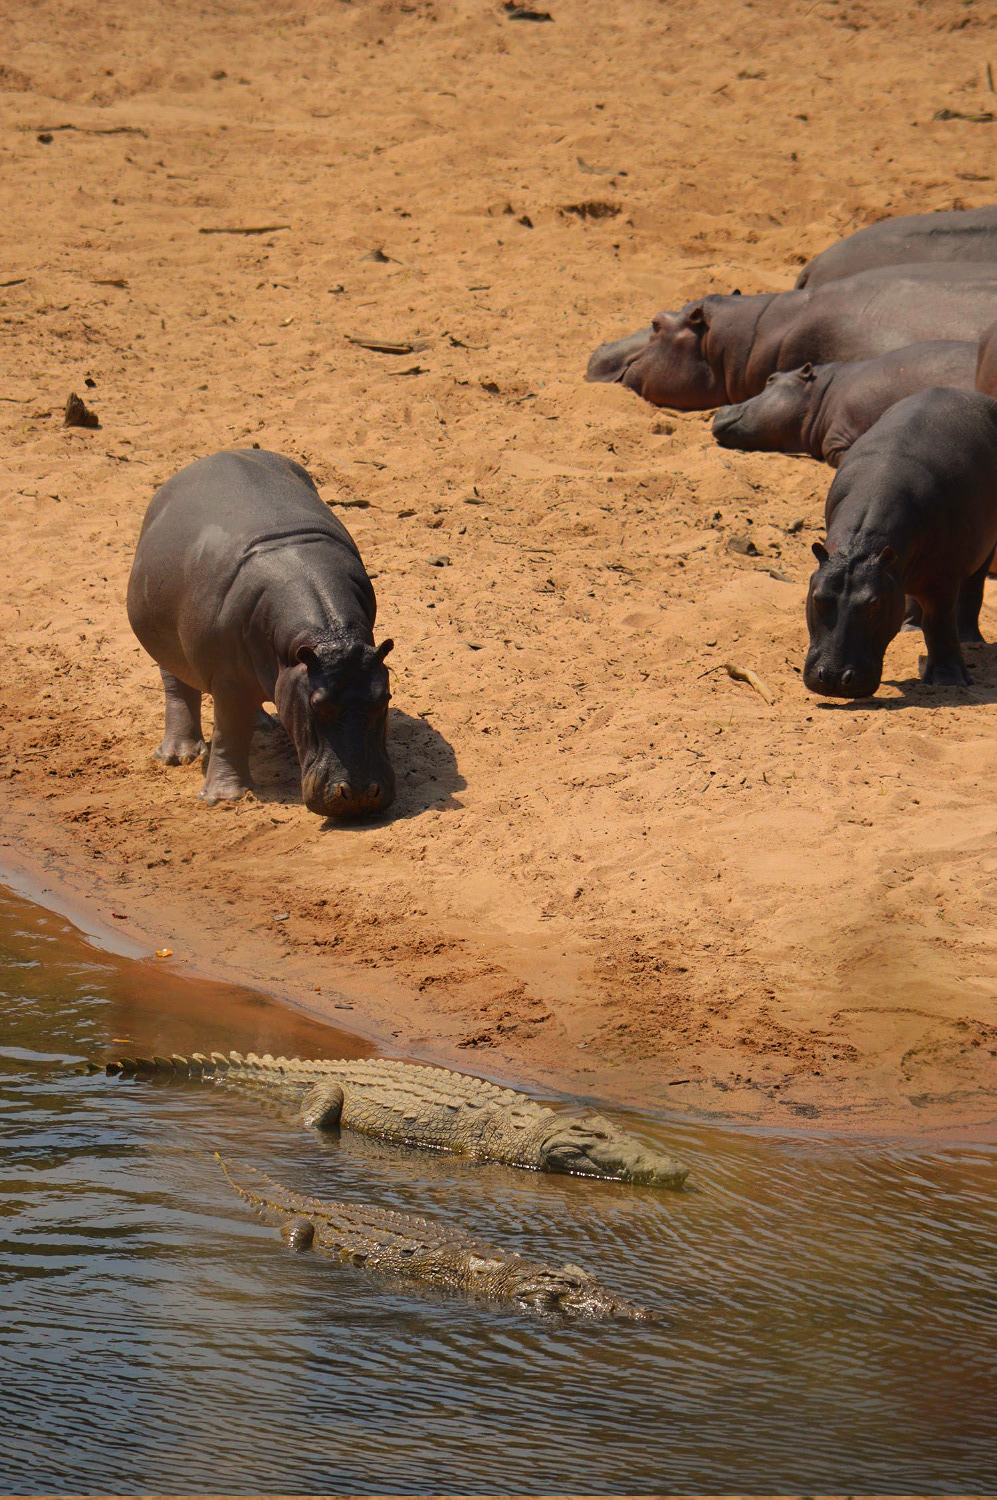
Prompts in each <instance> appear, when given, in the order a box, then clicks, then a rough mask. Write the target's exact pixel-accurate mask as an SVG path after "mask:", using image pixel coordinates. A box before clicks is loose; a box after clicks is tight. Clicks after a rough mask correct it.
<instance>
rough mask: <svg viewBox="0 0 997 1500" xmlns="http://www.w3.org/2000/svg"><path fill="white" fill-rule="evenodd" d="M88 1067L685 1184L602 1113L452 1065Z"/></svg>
mask: <svg viewBox="0 0 997 1500" xmlns="http://www.w3.org/2000/svg"><path fill="white" fill-rule="evenodd" d="M87 1067H88V1070H89V1071H90V1072H105V1073H107V1074H108V1075H109V1076H111V1077H114V1076H123V1077H126V1078H141V1079H148V1080H156V1081H161V1082H183V1081H185V1080H187V1079H206V1080H208V1081H215V1082H218V1083H225V1084H234V1085H236V1086H237V1087H245V1088H248V1089H251V1090H255V1089H264V1090H266V1092H267V1094H268V1095H271V1096H277V1097H278V1098H282V1099H285V1100H289V1101H291V1102H292V1103H293V1104H294V1105H295V1107H296V1108H297V1109H298V1110H299V1111H300V1117H301V1119H302V1121H303V1122H304V1124H306V1125H309V1126H313V1127H316V1128H318V1129H323V1130H334V1129H337V1128H338V1127H339V1126H343V1127H344V1128H346V1129H348V1130H357V1131H362V1132H363V1133H364V1134H366V1135H374V1136H380V1137H381V1139H382V1140H387V1141H393V1142H396V1143H398V1144H403V1145H409V1146H423V1147H429V1148H432V1149H435V1150H438V1151H449V1152H454V1153H457V1154H459V1155H463V1156H468V1157H471V1158H472V1159H474V1160H476V1161H498V1162H504V1163H505V1164H506V1165H508V1166H513V1167H524V1168H528V1169H531V1170H533V1171H538V1172H566V1173H572V1174H575V1175H578V1176H583V1177H600V1178H606V1179H609V1180H611V1181H614V1182H630V1183H638V1184H641V1185H646V1186H651V1187H667V1188H679V1187H681V1186H682V1184H683V1183H684V1182H685V1179H686V1177H687V1176H688V1169H687V1168H685V1167H683V1166H681V1165H680V1164H679V1163H678V1162H676V1161H674V1160H673V1159H672V1158H671V1157H669V1156H665V1155H662V1154H661V1153H660V1152H657V1151H653V1150H651V1149H649V1148H648V1147H646V1146H643V1145H642V1144H641V1143H640V1142H639V1141H638V1140H636V1139H635V1138H634V1137H633V1136H632V1135H629V1134H628V1133H627V1132H626V1131H624V1130H620V1129H618V1127H617V1126H615V1125H613V1124H611V1123H610V1121H609V1120H605V1119H603V1117H602V1116H601V1115H597V1114H587V1113H586V1114H568V1113H557V1112H556V1111H554V1110H552V1109H549V1108H548V1107H547V1106H546V1105H545V1104H540V1103H539V1102H538V1101H537V1100H536V1099H531V1098H530V1096H529V1095H528V1094H522V1093H518V1092H517V1091H516V1090H515V1089H508V1088H502V1087H500V1086H499V1085H497V1084H494V1083H486V1082H485V1081H483V1080H482V1079H479V1078H472V1077H470V1076H469V1075H467V1074H465V1073H452V1072H450V1071H449V1070H448V1069H446V1068H426V1067H420V1066H418V1065H416V1064H414V1063H403V1062H396V1061H394V1060H393V1059H390V1058H362V1059H353V1058H349V1059H340V1060H333V1059H329V1060H323V1059H318V1060H311V1061H305V1060H302V1059H300V1058H294V1057H273V1056H272V1055H271V1054H270V1053H266V1054H265V1055H264V1056H262V1057H260V1056H258V1055H257V1054H256V1053H255V1052H250V1053H248V1054H247V1055H246V1056H245V1057H243V1056H242V1055H241V1054H240V1053H238V1052H229V1053H228V1054H227V1055H226V1054H225V1053H221V1052H212V1053H211V1055H210V1057H209V1056H206V1055H205V1054H204V1053H201V1052H193V1053H191V1054H190V1056H188V1057H181V1056H178V1055H174V1056H173V1057H151V1058H148V1057H119V1058H116V1059H115V1060H114V1061H112V1062H107V1063H104V1064H97V1063H90V1064H88V1065H87Z"/></svg>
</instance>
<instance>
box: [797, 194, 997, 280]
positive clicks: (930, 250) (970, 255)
mask: <svg viewBox="0 0 997 1500" xmlns="http://www.w3.org/2000/svg"><path fill="white" fill-rule="evenodd" d="M916 261H921V262H924V261H934V262H936V263H937V262H939V261H943V262H945V264H946V265H949V264H951V263H952V262H953V261H963V262H974V261H989V262H997V207H990V208H960V209H951V210H948V211H947V212H945V213H937V214H905V215H904V216H903V217H902V218H899V219H881V220H880V222H879V223H878V224H870V225H869V227H868V228H867V229H860V230H858V231H857V233H855V234H850V235H848V236H847V238H846V239H843V240H838V242H837V244H834V245H829V246H828V248H827V249H826V250H822V251H821V253H820V255H815V256H814V258H813V260H811V261H808V262H807V264H806V265H805V266H804V267H803V270H802V271H801V272H800V274H799V276H798V277H797V278H796V285H797V286H798V287H816V286H823V285H824V284H825V282H828V281H840V280H841V279H842V278H843V277H845V276H854V275H855V274H856V272H858V271H869V270H872V268H873V267H874V266H899V265H904V266H906V265H910V264H912V263H914V262H916Z"/></svg>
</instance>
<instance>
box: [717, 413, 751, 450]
mask: <svg viewBox="0 0 997 1500" xmlns="http://www.w3.org/2000/svg"><path fill="white" fill-rule="evenodd" d="M744 406H745V403H744V402H743V401H742V402H741V403H740V404H739V405H738V406H721V408H720V410H719V411H718V412H717V414H716V416H715V417H714V418H713V436H714V437H715V438H716V440H717V442H718V443H719V444H720V446H721V448H741V449H746V448H751V447H753V441H752V439H753V434H751V433H748V434H745V433H744V432H743V431H742V432H740V433H739V432H738V428H739V427H740V426H741V421H742V418H743V417H744Z"/></svg>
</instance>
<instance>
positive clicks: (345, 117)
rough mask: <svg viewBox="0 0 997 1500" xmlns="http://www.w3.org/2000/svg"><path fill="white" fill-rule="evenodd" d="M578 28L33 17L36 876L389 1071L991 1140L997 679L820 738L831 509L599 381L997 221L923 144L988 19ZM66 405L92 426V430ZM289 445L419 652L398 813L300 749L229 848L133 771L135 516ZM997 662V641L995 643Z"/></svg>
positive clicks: (192, 790)
mask: <svg viewBox="0 0 997 1500" xmlns="http://www.w3.org/2000/svg"><path fill="white" fill-rule="evenodd" d="M549 8H550V10H551V13H552V14H553V17H554V19H553V21H552V22H551V23H545V24H537V23H528V22H526V23H524V22H519V23H517V22H514V21H512V20H510V19H509V17H508V16H507V15H506V14H505V13H504V11H503V10H502V8H501V7H500V6H493V5H490V4H486V5H481V4H473V5H472V4H469V3H448V0H405V3H400V0H383V3H380V4H375V3H362V4H361V3H356V4H340V3H336V4H334V5H333V6H331V7H329V6H318V5H316V4H312V3H295V4H290V5H285V6H282V7H280V8H279V9H274V8H272V7H266V8H263V7H260V8H259V9H258V13H257V12H255V11H254V9H253V7H251V6H250V7H246V6H240V7H238V8H236V7H231V8H224V7H212V8H211V9H210V10H209V9H205V10H204V12H203V13H202V14H199V15H196V16H195V15H188V14H186V13H181V12H179V11H178V10H177V9H176V8H175V7H168V6H165V5H163V4H161V3H159V0H151V3H150V4H148V5H146V6H143V7H141V8H140V9H139V10H137V11H136V10H135V8H134V7H128V6H125V5H123V4H121V3H120V0H110V3H109V4H107V5H105V6H102V7H101V8H100V9H99V11H96V12H94V11H92V10H91V9H88V8H85V7H83V6H82V5H70V6H68V7H67V6H59V7H56V6H55V5H54V3H51V0H43V3H41V4H39V5H37V6H33V7H31V8H30V9H23V10H22V11H21V12H20V13H19V14H18V15H16V16H15V17H13V18H12V19H11V21H10V23H9V26H8V29H7V45H6V52H5V54H4V56H3V57H2V58H0V89H2V91H3V100H4V105H5V108H4V116H3V123H2V125H0V149H2V157H0V163H2V169H3V170H2V174H0V192H2V193H3V194H4V201H5V214H4V238H5V253H4V259H3V274H2V275H0V282H3V283H4V285H3V286H0V315H2V317H3V320H4V333H5V355H6V358H5V373H4V380H3V385H2V389H0V396H2V397H3V400H2V401H0V423H2V424H3V430H4V439H5V458H6V462H5V472H4V478H3V500H2V506H0V526H2V538H3V548H4V555H5V559H6V564H7V566H6V585H5V588H4V589H3V591H2V593H0V630H2V632H3V641H4V653H3V659H2V663H0V681H2V690H3V701H4V714H3V719H2V723H0V778H2V780H0V798H2V805H3V807H4V826H3V835H2V837H3V839H4V840H6V841H7V849H6V853H7V854H8V855H9V856H10V858H11V859H14V858H17V857H21V858H23V857H27V855H29V854H30V852H31V851H34V852H35V853H36V854H37V857H38V858H39V859H41V860H42V862H43V863H45V864H47V866H48V872H49V878H50V879H51V880H59V881H62V882H63V883H66V884H68V885H70V886H73V887H74V888H75V889H77V890H78V891H79V892H81V893H83V892H90V893H91V895H92V897H93V899H95V901H96V902H97V904H98V905H99V906H100V907H101V909H102V911H103V912H104V914H105V915H107V914H108V913H109V912H110V911H111V910H112V909H113V910H120V911H122V912H124V913H125V914H126V916H127V919H128V921H129V922H130V923H131V924H132V927H133V928H134V930H135V931H136V932H137V933H139V934H144V935H146V936H147V937H148V939H149V941H150V943H151V945H152V946H161V945H163V944H166V945H168V946H170V947H172V948H173V949H174V951H175V953H176V955H177V961H178V962H179V961H187V962H190V963H192V964H193V963H197V964H200V965H201V966H208V967H210V966H211V965H215V966H217V967H220V968H221V969H223V970H224V971H225V972H226V973H228V974H230V975H232V976H233V977H239V978H242V979H249V980H251V981H252V980H256V981H257V982H260V983H265V984H266V985H267V986H268V987H270V988H273V989H275V990H277V991H279V992H283V993H286V994H288V995H289V996H291V997H293V998H296V999H297V1000H298V1001H299V1003H307V1004H309V1005H311V1006H313V1007H316V1008H322V1007H323V1006H326V1007H328V1008H329V1013H330V1014H333V1010H332V1006H333V1005H334V1004H335V1003H336V1002H335V1001H332V1000H330V998H329V992H330V990H332V991H336V992H338V991H346V990H349V994H350V1003H352V1004H353V1005H354V1012H353V1016H352V1019H353V1020H354V1021H355V1022H356V1024H357V1026H358V1028H359V1029H361V1030H366V1031H367V1032H368V1033H369V1034H376V1035H378V1036H380V1037H381V1038H382V1039H384V1040H386V1041H387V1042H388V1043H389V1044H390V1045H392V1046H394V1047H395V1048H396V1049H398V1050H402V1051H407V1052H410V1053H412V1054H418V1055H424V1056H436V1057H439V1058H441V1059H445V1060H448V1061H451V1062H453V1063H454V1064H455V1065H456V1066H464V1067H467V1068H469V1069H470V1070H472V1071H478V1072H485V1073H488V1074H490V1075H493V1076H511V1077H515V1078H519V1079H531V1080H534V1081H536V1082H539V1083H547V1084H550V1085H556V1086H561V1087H567V1088H571V1089H573V1090H575V1091H577V1092H582V1093H591V1094H599V1095H602V1096H604V1097H607V1098H611V1099H616V1100H618V1101H622V1102H625V1101H626V1100H628V1099H631V1100H635V1101H636V1100H640V1101H642V1102H648V1101H651V1102H653V1103H659V1104H661V1105H663V1106H673V1107H676V1108H680V1109H690V1110H698V1111H703V1112H708V1113H715V1114H721V1115H727V1116H734V1117H745V1118H756V1119H763V1120H771V1121H775V1122H785V1123H790V1124H806V1123H807V1122H815V1123H816V1124H817V1125H818V1126H821V1125H833V1126H836V1127H837V1126H840V1127H843V1128H890V1129H895V1128H900V1129H904V1130H910V1131H919V1130H923V1129H941V1128H958V1129H964V1130H967V1131H973V1132H975V1133H979V1132H980V1131H982V1130H984V1129H986V1128H987V1127H988V1122H989V1121H990V1120H991V1118H992V1114H993V1109H992V1098H993V1085H994V1082H995V1080H997V1026H995V1020H997V1017H995V1013H994V1003H993V998H992V997H993V992H994V982H995V976H997V951H995V947H997V943H995V932H997V929H995V924H994V912H995V898H994V885H993V879H992V876H993V872H994V868H995V863H997V855H995V853H994V832H995V827H997V811H995V807H994V798H993V792H992V784H991V774H990V773H991V765H992V744H993V733H994V720H995V712H997V709H995V701H997V659H995V652H994V649H993V648H981V649H978V650H975V651H973V652H971V662H970V665H971V670H972V671H973V673H974V678H975V683H974V687H973V688H972V689H970V690H968V691H965V692H963V691H959V692H956V691H950V690H944V691H943V690H928V689H925V688H923V687H921V686H920V685H919V684H918V682H917V662H918V655H919V652H921V651H923V642H922V641H921V638H920V637H919V636H915V635H907V636H903V637H901V638H900V639H898V640H897V641H896V642H895V643H894V644H893V646H891V648H890V651H889V654H888V657H887V667H886V678H885V681H884V686H883V688H882V689H881V691H880V693H879V695H878V696H877V698H876V700H875V701H873V702H872V703H865V704H859V705H847V704H835V703H830V702H825V703H822V702H817V701H815V700H814V699H813V698H812V697H810V696H809V695H808V694H807V693H806V691H805V690H804V688H803V686H802V682H801V678H800V670H801V668H802V662H803V655H804V649H805V643H806V628H805V622H804V618H803V598H804V594H805V586H806V579H807V577H808V575H809V572H810V571H811V568H812V557H811V553H810V546H811V543H812V542H813V541H814V540H816V539H818V538H820V537H822V535H823V525H822V518H823V502H824V497H825V495H826V491H827V488H828V486H829V484H830V478H831V473H830V471H829V470H827V469H825V468H823V467H821V466H818V465H816V464H814V463H812V462H810V461H809V460H803V459H788V458H781V457H776V456H770V455H741V454H729V453H725V452H723V451H722V450H720V449H718V448H716V447H715V446H714V444H713V442H712V439H711V436H710V432H709V425H708V424H709V419H710V414H705V415H698V414H696V415H689V416H682V415H675V414H671V413H667V412H655V411H653V410H652V409H651V408H649V407H647V406H645V405H643V404H642V403H640V402H639V401H638V400H637V399H636V398H635V397H633V396H632V395H631V394H630V393H629V392H626V391H624V390H622V389H618V388H615V387H602V386H586V385H585V384H584V383H583V382H582V378H581V377H582V372H583V371H584V367H585V361H586V359H587V356H588V354H589V352H590V351H591V349H592V348H593V347H594V346H595V345H596V344H597V343H599V342H601V341H602V340H604V339H607V338H611V337H614V336H617V335H619V334H621V333H624V332H628V331H630V330H631V329H633V328H635V327H637V326H639V325H640V324H641V323H642V322H644V321H646V320H647V318H648V317H649V316H650V315H651V313H652V312H653V311H654V310H655V309H656V308H657V307H659V306H677V305H680V304H681V303H682V302H683V301H685V300H686V299H687V298H688V297H690V296H693V295H696V294H698V293H700V292H705V291H710V290H714V291H728V290H731V289H732V288H733V287H735V286H737V287H740V289H741V290H742V291H744V292H746V293H747V292H752V291H768V290H776V289H780V288H783V287H788V286H789V285H791V284H792V281H793V279H794V278H795V275H796V272H797V270H798V267H799V265H800V264H802V263H803V262H804V261H805V260H806V259H807V258H808V257H809V256H811V255H813V254H814V253H816V252H817V251H818V250H820V249H821V248H823V247H824V246H825V245H826V244H827V243H829V242H830V241H831V240H832V239H834V238H836V237H837V236H839V235H841V234H845V233H848V232H850V231H851V230H852V229H854V228H857V227H860V226H861V225H863V224H865V223H869V222H872V221H873V220H874V219H876V218H878V217H881V216H882V215H883V214H886V213H903V212H912V211H921V210H929V209H936V208H951V207H953V206H954V205H955V206H959V205H964V206H967V207H971V206H976V205H978V204H982V203H985V202H988V201H992V200H993V199H994V197H995V188H994V176H995V170H997V169H995V166H994V156H993V139H994V137H993V130H994V128H995V127H993V126H991V125H989V124H988V123H987V122H986V121H982V122H980V123H975V122H974V121H973V120H972V119H966V118H954V119H947V120H937V119H936V118H935V115H936V114H937V112H938V111H939V110H942V109H947V110H949V111H953V112H955V113H956V114H957V115H962V116H973V115H978V114H986V113H987V112H988V111H991V110H992V109H993V108H995V107H997V106H995V105H994V99H993V96H992V95H991V93H990V91H989V87H988V83H987V78H986V73H985V61H984V59H983V54H982V53H981V50H980V41H981V33H982V32H983V30H984V29H985V28H986V27H987V26H989V25H992V24H993V21H994V18H995V8H994V7H993V6H988V5H985V4H979V5H974V6H972V7H966V6H965V5H963V4H962V3H961V0H932V3H931V4H930V5H928V4H919V3H915V4H903V3H896V0H869V3H863V0H843V3H835V0H818V3H817V4H816V5H811V6H809V7H807V8H805V10H801V12H800V14H799V15H798V16H796V17H794V18H793V19H792V20H788V19H787V16H786V12H785V8H784V7H782V6H777V5H776V4H774V3H773V0H755V3H752V0H741V3H734V4H728V3H724V4H720V3H719V0H705V3H703V4H701V5H698V6H697V7H695V8H689V7H680V6H677V5H661V4H652V3H650V0H633V3H631V4H630V5H628V6H627V7H625V8H622V9H619V8H617V9H613V8H609V9H607V8H606V7H604V6H598V5H596V4H594V3H591V0H551V5H550V7H549ZM45 137H50V138H49V139H45ZM282 225H287V226H288V227H287V228H272V229H271V230H270V231H269V232H266V233H252V234H244V233H227V232H225V233H218V232H213V233H207V232H205V231H219V230H222V231H229V230H233V229H235V230H246V229H251V230H259V229H264V228H265V227H266V226H282ZM351 338H362V339H364V338H365V339H370V338H374V339H379V340H382V341H393V342H398V343H409V344H411V345H413V346H414V347H413V349H412V351H411V352H410V353H401V354H385V353H380V352H376V351H373V350H370V349H367V348H364V347H362V346H361V345H358V344H356V343H352V342H350V339H351ZM420 346H424V347H420ZM88 380H89V381H91V382H93V383H92V384H89V385H88V384H87V381H88ZM74 389H75V390H76V391H78V392H79V394H81V395H82V396H84V397H85V399H86V401H87V403H88V404H89V405H91V406H92V407H93V408H94V409H95V410H96V411H97V413H98V415H99V418H100V421H101V427H100V428H99V429H98V430H95V431H85V430H80V429H66V428H64V427H63V426H62V425H61V412H62V407H63V404H64V402H65V400H66V397H67V395H68V394H69V392H70V390H74ZM252 442H258V443H260V444H261V445H262V446H265V447H269V448H273V449H276V450H277V451H280V452H284V453H287V454H289V455H290V456H292V457H294V458H296V459H298V460H299V461H300V462H302V463H305V464H306V465H307V466H308V467H309V468H310V470H311V472H312V473H313V475H314V477H315V478H316V480H317V482H318V483H319V485H320V488H321V489H322V492H323V494H324V496H325V498H326V499H327V500H328V501H329V502H330V503H332V504H334V505H336V506H337V511H336V513H337V514H338V515H340V516H341V517H342V519H343V520H344V521H345V522H346V524H347V525H348V527H349V528H350V530H351V532H352V533H353V535H354V536H355V538H356V540H357V542H358V544H359V546H360V549H361V552H362V553H363V556H364V559H365V561H366V563H367V566H368V568H369V570H370V572H371V574H372V576H373V577H374V582H375V588H376V589H377V593H378V599H379V617H378V632H377V633H378V639H380V638H381V637H382V635H391V636H393V637H394V639H395V641H396V649H395V652H394V653H393V655H392V657H391V658H390V659H389V665H390V666H391V668H392V673H393V694H394V704H393V709H392V729H391V736H392V741H391V742H392V745H393V755H394V759H395V764H396V769H397V772H398V778H399V796H398V801H397V804H396V807H395V808H394V809H393V812H392V814H391V815H390V816H389V818H388V819H386V820H384V821H383V822H382V823H379V824H374V825H372V826H368V827H356V828H349V829H346V828H341V829H333V830H323V829H322V828H321V826H320V824H319V823H318V821H317V820H316V819H315V818H314V817H312V815H310V814H308V813H307V812H306V811H305V810H304V808H303V807H301V805H300V801H299V797H298V791H297V787H296V771H295V764H294V760H293V755H292V754H291V752H290V750H289V747H288V746H287V745H286V744H285V743H284V742H283V741H282V739H281V737H280V736H279V735H270V736H261V737H260V739H259V744H258V747H257V750H256V752H255V757H256V758H255V765H256V768H257V771H258V773H259V775H260V782H261V794H260V798H259V799H258V800H255V801H252V802H246V803H243V804H240V805H239V806H238V807H236V808H234V809H216V810H213V811H211V810H208V809H205V808H203V807H201V806H199V805H198V803H197V801H196V790H197V786H198V777H197V773H196V772H195V771H183V770H171V771H166V770H163V769H162V768H158V767H156V766H155V765H154V764H153V763H152V761H151V759H150V756H151V751H152V749H153V748H154V746H155V744H156V743H157V742H158V739H159V737H160V734H161V694H160V689H159V686H158V674H157V673H156V671H155V668H154V667H153V664H152V663H151V662H150V661H149V660H148V658H146V657H145V656H144V655H143V654H142V652H141V651H140V649H139V648H138V646H137V643H136V642H135V641H134V639H133V638H132V636H131V634H130V631H129V629H128V625H127V621H126V619H125V615H124V607H123V600H124V590H125V583H126V580H127V574H128V569H129V566H130V562H131V556H132V553H133V549H134V543H135V538H136V536H137V532H138V527H139V524H140V521H141V517H142V514H143V512H144V509H145V506H146V505H147V503H148V500H149V498H150V497H151V494H152V492H153V490H154V489H155V487H156V485H157V484H158V483H161V482H162V481H163V480H164V479H166V478H167V477H168V476H169V475H170V474H171V473H173V472H175V471H176V469H178V468H179V467H181V466H182V465H183V464H185V463H187V462H189V461H190V460H191V459H192V458H194V457H197V456H200V455H202V454H204V453H208V452H212V451H215V450H216V449H218V448H221V447H225V446H233V445H238V444H246V443H252ZM745 538H749V539H750V541H751V548H750V549H749V550H747V551H745V550H736V549H737V548H738V547H741V548H742V549H743V546H744V539H745ZM739 539H740V540H739ZM731 544H733V549H734V550H732V545H731ZM981 623H982V628H983V631H984V634H985V635H986V636H987V637H988V638H990V637H997V614H995V610H994V607H993V604H992V603H991V602H990V601H989V600H988V601H987V602H986V603H985V605H984V610H983V615H982V622H981ZM728 659H735V660H737V661H738V662H740V663H742V664H744V665H746V666H749V667H751V668H753V669H754V670H755V671H756V672H758V673H759V674H760V676H761V677H762V678H763V679H764V680H765V681H766V682H767V683H768V684H769V685H770V686H771V688H772V689H773V690H774V692H775V694H776V701H775V703H774V704H772V705H769V704H767V703H765V702H764V701H763V700H762V698H760V697H759V696H758V695H757V694H756V693H754V692H753V691H752V689H751V688H750V686H748V685H745V684H743V683H736V682H733V681H731V680H730V679H729V678H728V677H727V675H726V673H725V672H724V671H723V663H724V662H725V661H726V660H728ZM207 722H208V723H210V714H209V716H208V720H207ZM18 850H19V851H20V854H18ZM3 856H4V849H3V847H2V846H0V858H2V857H3ZM317 986H320V987H321V993H319V992H318V991H317V989H316V987H317ZM340 1003H343V1002H342V1001H340ZM335 1018H336V1019H337V1020H340V1021H341V1020H342V1019H343V1017H342V1016H341V1015H340V1014H339V1012H335Z"/></svg>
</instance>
